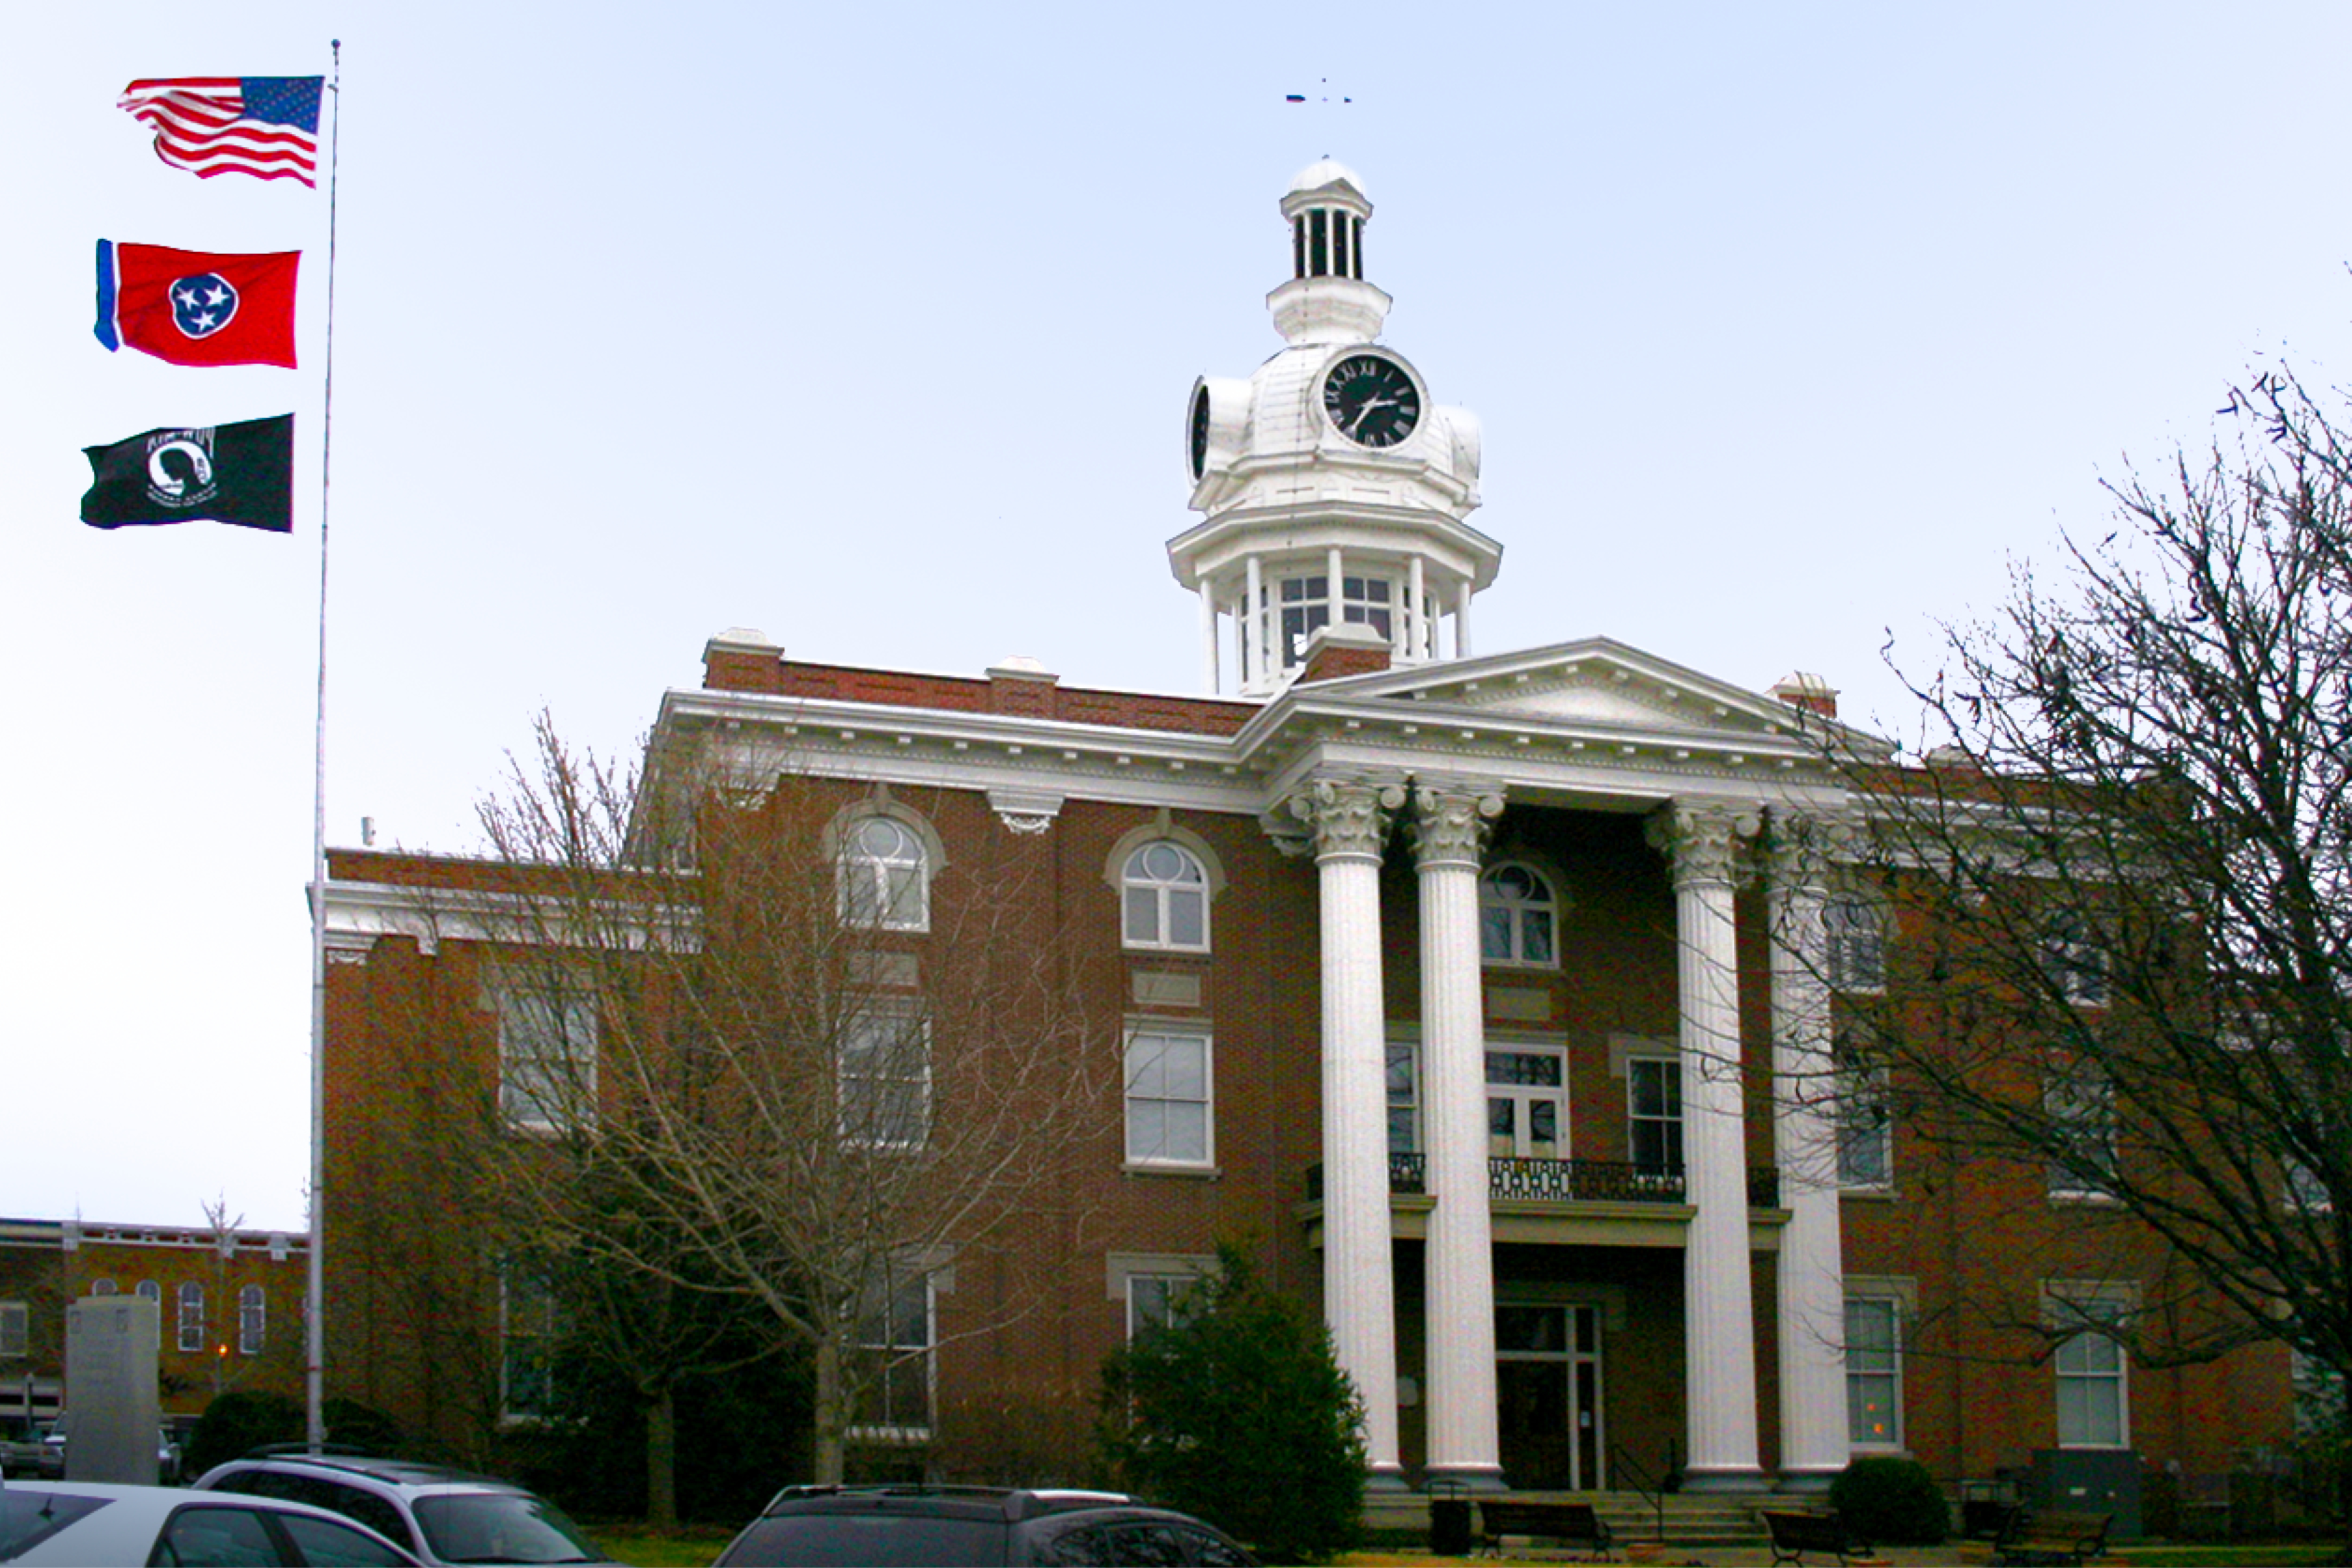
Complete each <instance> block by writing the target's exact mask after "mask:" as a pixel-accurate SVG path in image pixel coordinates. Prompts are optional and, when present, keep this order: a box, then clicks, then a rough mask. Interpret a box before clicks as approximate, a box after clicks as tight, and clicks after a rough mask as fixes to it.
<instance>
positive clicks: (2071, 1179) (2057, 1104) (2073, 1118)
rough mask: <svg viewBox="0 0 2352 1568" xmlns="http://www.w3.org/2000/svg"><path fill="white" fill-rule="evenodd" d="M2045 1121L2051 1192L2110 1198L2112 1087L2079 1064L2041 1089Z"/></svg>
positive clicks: (2114, 1128)
mask: <svg viewBox="0 0 2352 1568" xmlns="http://www.w3.org/2000/svg"><path fill="white" fill-rule="evenodd" d="M2042 1109H2043V1111H2044V1112H2045V1113H2047V1115H2048V1117H2049V1119H2050V1128H2051V1134H2052V1147H2051V1152H2050V1158H2049V1161H2048V1169H2049V1183H2050V1196H2051V1197H2056V1198H2068V1199H2082V1198H2105V1197H2111V1196H2113V1193H2114V1186H2115V1171H2116V1133H2117V1124H2116V1085H2115V1081H2114V1080H2113V1079H2111V1078H2108V1077H2106V1076H2105V1074H2103V1073H2101V1072H2099V1071H2097V1070H2096V1069H2095V1068H2092V1067H2088V1066H2082V1065H2078V1066H2076V1067H2074V1068H2073V1069H2071V1070H2069V1071H2066V1072H2064V1073H2063V1074H2061V1075H2059V1076H2057V1077H2054V1078H2053V1079H2052V1080H2051V1081H2050V1082H2049V1083H2047V1084H2046V1085H2044V1087H2043V1089H2042Z"/></svg>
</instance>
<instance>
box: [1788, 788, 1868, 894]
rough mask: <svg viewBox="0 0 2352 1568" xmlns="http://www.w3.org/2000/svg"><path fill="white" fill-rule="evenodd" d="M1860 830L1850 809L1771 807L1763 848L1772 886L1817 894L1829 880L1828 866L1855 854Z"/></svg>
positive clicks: (1835, 864)
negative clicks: (1769, 823) (1807, 809)
mask: <svg viewBox="0 0 2352 1568" xmlns="http://www.w3.org/2000/svg"><path fill="white" fill-rule="evenodd" d="M1861 831H1862V824H1861V822H1860V821H1858V820H1857V819H1856V818H1855V817H1854V816H1853V814H1852V813H1850V812H1845V811H1840V810H1834V809H1832V810H1817V811H1803V812H1800V811H1795V810H1788V809H1785V808H1783V807H1780V806H1775V807H1773V808H1772V819H1771V831H1770V838H1769V841H1768V844H1767V847H1766V851H1765V859H1766V869H1767V872H1768V873H1769V876H1770V877H1771V879H1772V886H1773V887H1774V888H1775V889H1776V890H1779V891H1781V892H1786V893H1797V894H1810V895H1811V896H1813V897H1816V898H1818V897H1820V896H1821V895H1822V893H1823V892H1824V891H1825V890H1826V889H1827V888H1828V886H1829V884H1830V879H1831V876H1832V868H1833V867H1835V866H1837V865H1838V864H1840V863H1841V862H1851V861H1852V860H1853V859H1854V858H1855V852H1856V850H1857V847H1858V843H1859V839H1860V835H1861Z"/></svg>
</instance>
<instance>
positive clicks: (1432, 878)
mask: <svg viewBox="0 0 2352 1568" xmlns="http://www.w3.org/2000/svg"><path fill="white" fill-rule="evenodd" d="M1413 804H1414V810H1415V815H1414V819H1413V830H1414V844H1413V850H1414V856H1415V859H1416V861H1417V862H1418V863H1419V865H1420V875H1421V1082H1422V1114H1423V1127H1424V1132H1425V1135H1426V1149H1427V1171H1428V1186H1429V1193H1430V1196H1431V1197H1433V1199H1435V1202H1434V1204H1433V1206H1432V1207H1431V1209H1430V1212H1429V1243H1428V1248H1427V1250H1426V1252H1425V1254H1424V1256H1425V1259H1426V1262H1425V1265H1424V1267H1425V1271H1426V1275H1427V1281H1428V1310H1429V1319H1428V1322H1429V1334H1428V1338H1429V1352H1428V1366H1427V1369H1426V1371H1427V1375H1426V1376H1425V1377H1424V1379H1423V1407H1424V1408H1425V1409H1426V1411H1427V1412H1428V1417H1429V1475H1430V1477H1431V1478H1432V1479H1448V1480H1455V1481H1461V1482H1463V1483H1465V1485H1468V1486H1470V1487H1472V1488H1474V1489H1475V1490H1482V1491H1490V1490H1500V1489H1501V1487H1502V1484H1503V1465H1502V1448H1501V1443H1500V1440H1499V1438H1498V1437H1497V1435H1496V1394H1495V1252H1494V1246H1493V1238H1492V1234H1491V1226H1490V1224H1489V1210H1488V1203H1489V1191H1490V1184H1489V1182H1488V1180H1487V1175H1486V1018H1485V1012H1486V1008H1485V998H1484V994H1483V992H1482V989H1481V979H1480V974H1479V965H1478V853H1479V850H1480V848H1481V846H1482V845H1483V843H1484V841H1485V840H1486V833H1487V831H1488V830H1489V828H1490V827H1491V825H1492V824H1493V822H1494V820H1495V819H1496V817H1498V816H1500V815H1501V814H1502V810H1503V798H1502V795H1501V793H1500V792H1499V791H1498V790H1496V789H1486V788H1480V787H1475V786H1470V785H1463V784H1451V785H1443V786H1435V787H1423V788H1422V789H1418V790H1416V791H1415V792H1414V800H1413Z"/></svg>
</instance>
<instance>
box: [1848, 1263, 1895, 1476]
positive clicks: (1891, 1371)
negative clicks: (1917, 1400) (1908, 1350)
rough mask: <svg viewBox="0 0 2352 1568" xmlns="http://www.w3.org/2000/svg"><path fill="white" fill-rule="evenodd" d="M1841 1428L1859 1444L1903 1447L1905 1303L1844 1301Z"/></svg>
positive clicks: (1860, 1298)
mask: <svg viewBox="0 0 2352 1568" xmlns="http://www.w3.org/2000/svg"><path fill="white" fill-rule="evenodd" d="M1845 1429H1846V1440H1847V1442H1849V1443H1851V1444H1852V1445H1853V1447H1855V1448H1901V1447H1902V1446H1903V1303H1902V1302H1901V1301H1898V1300H1897V1299H1895V1297H1893V1296H1848V1297H1847V1298H1846V1299H1845Z"/></svg>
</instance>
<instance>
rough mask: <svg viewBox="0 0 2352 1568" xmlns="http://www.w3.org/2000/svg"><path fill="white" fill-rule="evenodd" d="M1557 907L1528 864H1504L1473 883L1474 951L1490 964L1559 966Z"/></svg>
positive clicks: (1545, 884) (1544, 883)
mask: <svg viewBox="0 0 2352 1568" xmlns="http://www.w3.org/2000/svg"><path fill="white" fill-rule="evenodd" d="M1478 949H1479V956H1481V957H1483V958H1484V959H1485V960H1486V962H1487V963H1489V964H1520V965H1527V966H1530V967H1539V968H1546V969H1549V968H1551V967H1555V966H1556V965H1558V964H1559V902H1558V900H1556V899H1555V898H1554V897H1553V896H1552V891H1551V883H1549V881H1547V880H1546V879H1545V878H1544V876H1543V874H1542V873H1540V872H1538V871H1537V870H1535V869H1534V868H1533V867H1532V866H1524V865H1519V864H1517V863H1514V862H1505V863H1504V864H1501V865H1498V866H1495V867H1493V868H1492V869H1490V870H1489V871H1487V872H1486V874H1485V875H1483V876H1481V877H1480V878H1479V879H1478Z"/></svg>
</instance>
